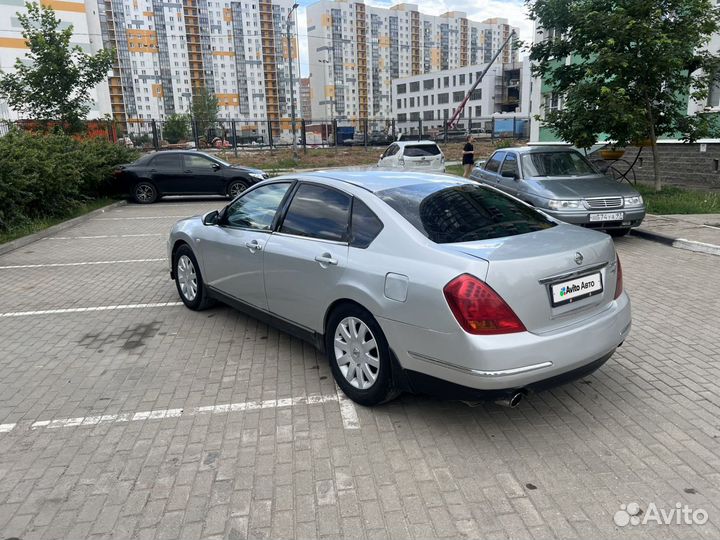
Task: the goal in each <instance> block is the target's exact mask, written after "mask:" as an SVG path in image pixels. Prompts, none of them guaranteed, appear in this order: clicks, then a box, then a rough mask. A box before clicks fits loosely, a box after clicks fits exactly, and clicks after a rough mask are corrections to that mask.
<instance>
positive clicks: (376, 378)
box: [325, 304, 398, 406]
mask: <svg viewBox="0 0 720 540" xmlns="http://www.w3.org/2000/svg"><path fill="white" fill-rule="evenodd" d="M325 351H326V354H327V357H328V360H329V362H330V369H331V371H332V374H333V377H334V378H335V381H336V382H337V384H338V386H340V388H341V389H342V391H343V392H344V393H345V395H346V396H348V397H349V398H350V399H352V400H353V401H355V402H356V403H359V404H360V405H366V406H372V405H378V404H380V403H384V402H386V401H390V400H391V399H393V398H394V397H395V396H397V395H398V392H397V391H396V390H395V389H394V388H393V386H392V373H391V359H390V348H389V347H388V343H387V340H386V339H385V334H383V331H382V329H381V328H380V325H378V323H377V321H375V319H374V318H373V316H372V315H371V314H370V312H369V311H367V310H366V309H363V308H361V307H360V306H357V305H353V304H347V305H343V306H340V307H339V308H338V309H336V310H335V311H333V313H332V314H331V316H330V318H329V320H328V323H327V328H326V331H325Z"/></svg>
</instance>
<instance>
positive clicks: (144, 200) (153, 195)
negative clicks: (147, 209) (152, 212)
mask: <svg viewBox="0 0 720 540" xmlns="http://www.w3.org/2000/svg"><path fill="white" fill-rule="evenodd" d="M157 198H158V192H157V189H156V188H155V186H154V185H153V184H152V183H150V182H138V183H137V184H135V187H134V188H133V200H134V201H135V202H136V203H138V204H152V203H154V202H155V201H157Z"/></svg>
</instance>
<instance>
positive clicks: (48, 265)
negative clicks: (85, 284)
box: [0, 259, 166, 270]
mask: <svg viewBox="0 0 720 540" xmlns="http://www.w3.org/2000/svg"><path fill="white" fill-rule="evenodd" d="M164 260H166V259H124V260H120V261H88V262H74V263H48V264H16V265H12V266H0V270H15V269H17V268H55V267H58V266H94V265H96V264H125V263H145V262H159V261H164Z"/></svg>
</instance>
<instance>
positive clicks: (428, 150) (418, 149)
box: [404, 144, 440, 157]
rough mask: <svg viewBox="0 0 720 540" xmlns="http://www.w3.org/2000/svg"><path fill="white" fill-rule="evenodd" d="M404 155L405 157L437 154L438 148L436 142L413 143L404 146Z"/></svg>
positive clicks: (438, 152)
mask: <svg viewBox="0 0 720 540" xmlns="http://www.w3.org/2000/svg"><path fill="white" fill-rule="evenodd" d="M404 155H405V156H406V157H425V156H438V155H440V148H439V147H438V145H437V144H414V145H412V146H406V147H405V152H404Z"/></svg>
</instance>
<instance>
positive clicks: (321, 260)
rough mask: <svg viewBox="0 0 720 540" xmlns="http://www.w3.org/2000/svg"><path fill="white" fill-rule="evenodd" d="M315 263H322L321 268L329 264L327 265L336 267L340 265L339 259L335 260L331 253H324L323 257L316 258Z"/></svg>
mask: <svg viewBox="0 0 720 540" xmlns="http://www.w3.org/2000/svg"><path fill="white" fill-rule="evenodd" d="M315 261H316V262H319V263H320V266H322V265H324V264H327V265H331V264H332V265H336V264H337V263H338V261H337V259H335V258H333V256H332V255H331V254H330V253H323V254H322V255H318V256H317V257H315Z"/></svg>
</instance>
